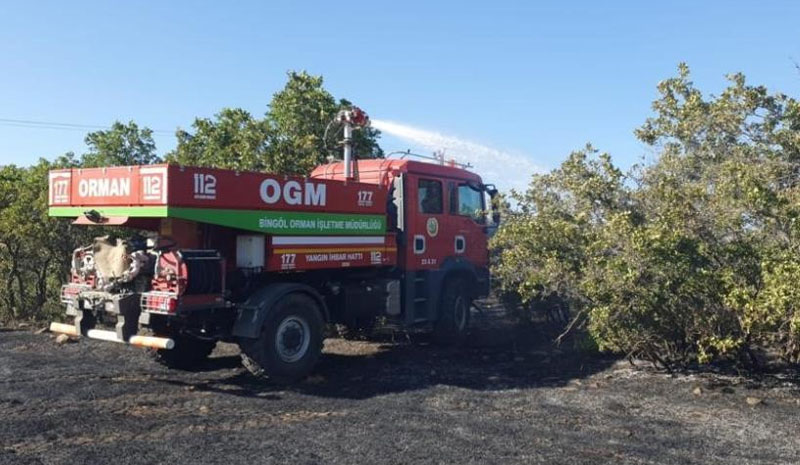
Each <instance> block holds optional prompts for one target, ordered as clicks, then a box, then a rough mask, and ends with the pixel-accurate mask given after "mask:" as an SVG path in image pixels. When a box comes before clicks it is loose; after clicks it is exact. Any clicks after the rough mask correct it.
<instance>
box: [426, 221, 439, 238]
mask: <svg viewBox="0 0 800 465" xmlns="http://www.w3.org/2000/svg"><path fill="white" fill-rule="evenodd" d="M425 226H426V227H427V229H428V235H429V236H431V237H436V235H437V234H439V220H437V219H436V218H428V223H427V224H426V225H425Z"/></svg>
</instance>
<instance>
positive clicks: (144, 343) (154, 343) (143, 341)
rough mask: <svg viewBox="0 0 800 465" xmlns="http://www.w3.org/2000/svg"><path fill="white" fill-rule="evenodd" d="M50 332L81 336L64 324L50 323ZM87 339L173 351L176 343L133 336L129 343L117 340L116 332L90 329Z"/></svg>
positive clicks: (169, 340) (73, 327)
mask: <svg viewBox="0 0 800 465" xmlns="http://www.w3.org/2000/svg"><path fill="white" fill-rule="evenodd" d="M50 332H52V333H62V334H67V335H70V336H80V333H79V332H78V329H77V328H76V327H75V326H74V325H67V324H64V323H56V322H53V323H50ZM86 337H88V338H90V339H97V340H100V341H108V342H119V343H121V344H130V345H132V346H137V347H148V348H151V349H166V350H171V349H173V348H174V347H175V341H174V340H172V339H170V338H166V337H153V336H131V337H130V339H128V341H127V342H125V341H123V340H122V339H118V338H117V333H115V332H114V331H106V330H103V329H90V330H89V331H87V332H86Z"/></svg>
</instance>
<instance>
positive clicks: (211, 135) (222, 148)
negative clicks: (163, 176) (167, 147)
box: [167, 108, 273, 171]
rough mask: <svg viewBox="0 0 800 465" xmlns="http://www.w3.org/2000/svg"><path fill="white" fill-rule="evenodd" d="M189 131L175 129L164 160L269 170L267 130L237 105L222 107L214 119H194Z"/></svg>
mask: <svg viewBox="0 0 800 465" xmlns="http://www.w3.org/2000/svg"><path fill="white" fill-rule="evenodd" d="M192 128H193V132H192V133H190V132H188V131H184V130H178V131H177V133H176V136H177V138H178V145H177V147H176V149H175V150H174V151H173V152H172V153H170V154H169V155H168V156H167V160H168V161H172V162H175V163H180V164H182V165H188V166H210V167H215V168H227V169H238V170H254V171H270V170H271V169H272V168H273V164H272V157H271V156H270V154H269V153H268V152H267V147H268V144H269V140H270V134H271V129H270V125H269V123H268V122H267V121H266V120H259V119H255V118H253V116H252V115H251V114H250V113H248V112H246V111H244V110H242V109H238V108H226V109H223V110H222V111H221V112H219V113H217V114H216V115H215V118H214V119H213V120H212V119H208V118H198V119H196V120H195V121H194V123H193V124H192Z"/></svg>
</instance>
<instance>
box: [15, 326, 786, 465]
mask: <svg viewBox="0 0 800 465" xmlns="http://www.w3.org/2000/svg"><path fill="white" fill-rule="evenodd" d="M499 315H500V314H499V313H494V312H492V311H488V312H486V313H483V314H476V320H479V321H477V322H475V323H474V325H475V326H479V327H481V328H482V329H481V330H480V331H476V333H475V335H474V336H473V337H472V338H471V341H470V345H469V347H468V348H466V349H461V350H445V349H438V348H433V347H430V346H427V345H425V344H424V343H422V342H419V341H415V342H409V341H408V340H407V338H405V337H400V336H398V337H397V339H398V340H397V341H395V342H391V341H384V342H381V343H374V342H347V341H344V340H341V339H329V340H328V341H326V348H325V355H324V356H323V359H322V361H321V363H320V364H319V366H318V369H317V371H316V373H315V374H314V375H313V376H312V377H310V378H309V379H308V380H306V381H305V382H303V383H302V384H299V385H297V386H293V387H289V388H286V387H279V386H274V385H272V384H270V383H269V382H267V381H259V380H256V379H254V378H252V377H250V376H249V375H248V374H247V373H246V372H245V370H244V369H243V368H242V367H241V366H240V364H239V359H238V355H237V353H238V351H237V349H236V346H233V345H230V344H225V345H221V346H220V347H218V349H217V350H216V352H215V353H214V355H213V358H212V360H211V361H210V363H209V364H208V365H207V366H206V367H204V368H203V369H202V370H200V371H195V372H182V371H173V370H168V369H166V368H163V367H161V366H159V365H157V364H156V363H155V362H153V361H152V360H151V359H150V358H149V357H148V355H147V354H146V353H145V352H144V351H143V350H141V349H137V348H132V347H126V346H122V345H117V344H110V343H101V342H95V341H87V340H84V341H81V342H79V343H70V344H64V345H58V344H56V343H55V341H54V339H53V338H52V336H51V335H49V334H46V333H45V334H34V333H33V332H32V331H30V330H23V331H3V332H0V463H2V464H40V463H41V464H70V465H74V464H84V463H86V464H94V463H97V464H114V465H123V464H134V463H136V464H138V463H147V464H150V463H168V464H184V463H186V464H225V465H232V464H238V463H248V464H262V463H293V464H313V463H340V464H355V463H369V464H377V463H380V464H387V463H404V464H413V463H447V464H459V465H463V464H471V463H547V464H556V463H567V464H573V465H574V464H583V463H659V464H661V463H665V464H690V463H697V464H716V463H719V464H747V463H763V464H779V463H785V464H797V463H800V383H798V381H797V377H796V376H795V377H785V378H783V379H781V378H778V377H762V378H760V379H752V378H740V377H736V376H723V375H714V374H709V373H700V374H690V375H686V374H683V375H679V376H670V375H667V374H664V373H659V372H655V371H651V370H647V369H642V368H634V367H631V366H630V365H629V364H628V363H627V362H623V361H619V360H615V359H612V358H602V357H597V356H587V355H585V354H581V353H577V352H574V351H569V350H565V349H560V350H558V349H554V348H553V347H552V346H551V345H550V344H548V343H546V342H544V341H546V338H544V337H542V335H541V334H537V333H536V331H531V330H530V329H520V328H518V327H514V326H512V325H510V323H508V322H507V321H505V320H503V319H502V318H501V317H500V316H499ZM748 398H749V402H748ZM751 404H753V405H751Z"/></svg>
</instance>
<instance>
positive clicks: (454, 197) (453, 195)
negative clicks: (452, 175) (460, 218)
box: [447, 182, 458, 215]
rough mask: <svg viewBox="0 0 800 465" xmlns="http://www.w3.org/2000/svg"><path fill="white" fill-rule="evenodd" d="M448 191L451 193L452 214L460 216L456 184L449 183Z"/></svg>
mask: <svg viewBox="0 0 800 465" xmlns="http://www.w3.org/2000/svg"><path fill="white" fill-rule="evenodd" d="M447 191H448V192H449V193H450V202H449V203H450V214H451V215H458V189H457V188H456V183H454V182H450V183H447Z"/></svg>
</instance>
